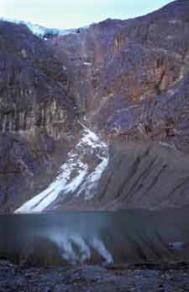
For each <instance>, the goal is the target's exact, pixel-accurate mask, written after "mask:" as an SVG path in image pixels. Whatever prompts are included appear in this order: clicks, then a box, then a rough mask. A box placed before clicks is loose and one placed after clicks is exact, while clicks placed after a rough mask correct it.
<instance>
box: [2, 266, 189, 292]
mask: <svg viewBox="0 0 189 292" xmlns="http://www.w3.org/2000/svg"><path fill="white" fill-rule="evenodd" d="M0 291H1V292H4V291H11V292H13V291H16V292H18V291H23V292H25V291H27V292H34V291H35V292H37V291H40V292H43V291H44V292H50V291H56V292H58V291H60V292H64V291H67V292H71V291H80V292H82V291H88V292H89V291H91V292H92V291H98V292H100V291H103V292H105V291H108V292H109V291H112V292H113V291H124V292H125V291H145V292H147V291H149V292H151V291H166V292H169V291H170V292H173V291H177V292H179V291H189V264H188V263H179V264H174V263H171V264H170V263H169V264H165V263H164V264H160V265H152V264H148V265H132V266H125V267H121V266H108V267H103V266H101V267H100V266H88V265H84V266H72V267H42V268H41V267H27V266H16V265H14V264H12V263H10V262H7V261H0Z"/></svg>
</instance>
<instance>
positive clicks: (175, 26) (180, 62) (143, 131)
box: [0, 0, 189, 212]
mask: <svg viewBox="0 0 189 292" xmlns="http://www.w3.org/2000/svg"><path fill="white" fill-rule="evenodd" d="M188 11H189V2H188V1H186V0H177V1H174V2H173V3H170V4H169V5H167V6H165V7H163V8H162V9H160V10H159V11H156V12H154V13H151V14H149V15H146V16H144V17H139V18H136V19H131V20H126V21H121V20H111V19H107V20H105V21H103V22H101V23H98V24H93V25H91V26H90V27H89V28H87V29H82V30H78V32H77V33H74V34H70V35H65V36H59V37H54V38H51V39H48V40H46V41H44V40H40V39H38V38H37V37H35V36H33V35H32V34H31V32H29V30H28V29H27V28H26V27H25V26H23V25H14V24H9V23H5V22H2V23H1V26H0V32H1V35H0V45H1V50H0V51H1V52H0V53H1V55H2V56H1V60H2V62H0V66H1V78H0V84H1V88H0V89H1V95H0V129H1V139H0V155H1V159H0V194H1V202H0V203H1V206H2V208H1V210H3V211H7V210H8V209H9V210H10V211H13V210H14V211H15V210H17V211H18V212H22V211H23V210H24V212H30V211H31V212H38V211H52V210H57V209H58V210H63V209H64V210H65V209H67V210H70V209H72V210H75V209H96V208H97V209H117V208H126V207H130V208H131V207H146V208H162V207H170V206H171V207H175V206H185V205H188V197H187V192H188V189H189V184H188V181H189V178H188V172H189V164H188V161H189V160H188V153H189V132H188V125H189V124H188V122H189V121H188V111H189V104H188V100H189V95H188V94H189V85H188V84H189V18H188ZM78 119H79V120H80V121H82V122H83V123H84V125H85V126H86V125H87V126H88V128H86V127H85V126H84V129H87V131H88V132H87V131H85V130H83V126H82V125H81V124H80V123H78ZM94 132H95V133H96V134H97V135H96V134H95V133H94ZM87 133H90V135H91V136H90V135H89V136H90V137H98V138H97V139H96V140H95V141H96V142H95V141H94V139H93V138H92V140H91V138H90V139H86V137H88V134H87ZM102 137H103V138H102ZM97 141H98V142H97ZM104 141H105V142H104ZM95 143H96V144H95ZM108 144H109V145H110V149H111V151H110V153H108V151H107V149H108ZM155 144H157V145H155ZM114 145H116V146H114ZM58 169H59V171H58V173H57V170H58ZM95 179H96V180H95ZM166 184H167V189H166V188H165V187H164V186H165V185H166ZM86 194H88V195H86Z"/></svg>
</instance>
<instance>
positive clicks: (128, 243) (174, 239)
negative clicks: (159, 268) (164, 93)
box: [0, 208, 189, 265]
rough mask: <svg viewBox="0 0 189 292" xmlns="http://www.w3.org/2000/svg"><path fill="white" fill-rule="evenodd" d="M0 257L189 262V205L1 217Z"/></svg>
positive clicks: (37, 261) (50, 261) (52, 261)
mask: <svg viewBox="0 0 189 292" xmlns="http://www.w3.org/2000/svg"><path fill="white" fill-rule="evenodd" d="M0 258H1V259H10V260H12V261H13V262H16V263H21V264H30V265H64V264H78V263H90V264H127V263H146V262H161V261H182V260H184V261H185V260H189V209H187V208H186V209H171V210H164V211H145V210H127V211H116V212H64V213H46V214H27V215H21V214H19V215H17V214H16V215H1V216H0Z"/></svg>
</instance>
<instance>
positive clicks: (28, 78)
mask: <svg viewBox="0 0 189 292" xmlns="http://www.w3.org/2000/svg"><path fill="white" fill-rule="evenodd" d="M68 87H69V81H68V79H67V75H66V74H65V73H64V71H63V69H62V64H61V63H59V62H58V60H57V59H56V58H55V57H54V55H53V51H52V49H51V48H49V47H48V45H46V44H45V42H44V41H42V40H40V39H39V38H37V37H35V36H34V35H32V33H31V32H30V31H29V29H27V28H26V27H25V26H24V25H16V24H13V23H8V22H3V21H1V22H0V205H1V211H2V210H4V211H8V210H10V211H11V210H14V208H15V207H14V206H15V203H16V202H17V201H19V202H20V201H25V200H26V197H25V196H26V194H27V198H28V197H29V196H31V195H32V194H33V192H34V191H36V190H37V189H39V190H40V189H41V187H42V186H44V185H46V184H47V182H48V181H49V179H50V177H51V176H52V175H54V172H55V171H56V170H57V167H59V165H60V161H59V159H60V156H59V155H61V160H62V159H63V157H64V154H66V153H67V150H68V149H69V147H70V143H72V138H73V134H74V131H75V130H76V129H75V127H74V124H75V121H76V115H75V113H74V102H73V100H72V99H71V98H70V96H69V95H68V89H67V88H68ZM74 139H75V138H73V140H74ZM12 208H13V209H12Z"/></svg>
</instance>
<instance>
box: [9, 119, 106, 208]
mask: <svg viewBox="0 0 189 292" xmlns="http://www.w3.org/2000/svg"><path fill="white" fill-rule="evenodd" d="M80 124H81V123H80ZM81 125H82V126H83V134H82V137H81V139H80V141H79V142H78V144H77V145H76V146H75V149H74V150H72V151H70V152H69V153H68V159H67V160H66V162H65V163H64V164H63V165H62V166H61V167H60V170H59V174H58V175H57V177H56V178H55V180H54V181H53V182H52V183H51V184H50V185H49V186H48V187H47V188H46V189H45V190H44V191H42V192H41V193H39V194H38V195H36V196H35V197H33V198H32V199H30V200H29V201H27V202H26V203H24V204H23V205H22V206H21V207H20V208H18V209H17V210H16V211H15V213H35V212H42V211H44V210H45V209H47V208H48V207H49V206H50V205H51V204H52V203H54V202H55V201H56V200H57V198H59V197H60V196H61V198H62V199H64V198H65V197H66V196H67V195H68V194H72V195H73V194H74V195H75V196H76V197H79V196H80V194H84V198H85V199H91V198H93V196H94V194H95V189H96V187H97V185H98V181H99V180H100V178H101V176H102V173H103V172H104V170H105V169H106V167H107V165H108V162H109V155H108V146H107V145H106V144H105V143H104V142H103V141H102V140H101V139H100V138H99V137H98V136H97V135H96V134H95V133H94V132H92V131H91V130H90V129H88V128H87V127H86V126H84V125H83V124H81ZM91 156H92V159H94V158H95V159H96V160H97V163H96V165H95V166H94V167H93V168H91V167H90V163H89V161H88V162H87V160H88V159H89V158H88V157H91ZM82 160H83V161H82ZM84 161H85V162H84ZM99 161H100V162H99Z"/></svg>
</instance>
